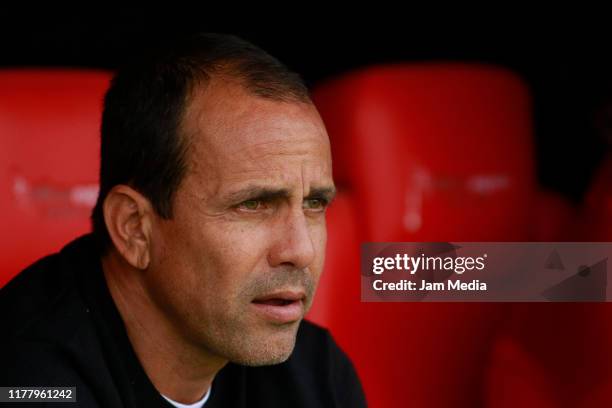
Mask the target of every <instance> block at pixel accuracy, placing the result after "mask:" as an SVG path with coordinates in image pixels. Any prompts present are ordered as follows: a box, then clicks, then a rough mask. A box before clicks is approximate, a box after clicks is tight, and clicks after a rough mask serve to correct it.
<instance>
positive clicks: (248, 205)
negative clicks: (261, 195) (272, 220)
mask: <svg viewBox="0 0 612 408" xmlns="http://www.w3.org/2000/svg"><path fill="white" fill-rule="evenodd" d="M261 207H263V203H262V202H261V201H260V200H246V201H243V202H242V203H240V204H239V205H238V208H239V209H243V210H247V211H257V210H259V209H261Z"/></svg>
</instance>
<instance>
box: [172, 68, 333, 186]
mask: <svg viewBox="0 0 612 408" xmlns="http://www.w3.org/2000/svg"><path fill="white" fill-rule="evenodd" d="M182 133H183V134H184V135H185V136H186V137H187V140H188V141H189V143H190V148H189V153H188V168H189V171H188V173H191V174H195V175H199V176H202V177H203V178H205V179H206V182H207V184H211V182H212V181H215V182H216V183H220V182H238V181H241V180H243V181H249V180H251V179H253V178H258V179H261V180H272V179H276V180H279V179H285V178H290V177H294V176H295V175H296V174H297V173H300V174H301V176H302V178H304V177H306V178H308V179H309V180H310V182H314V183H317V182H324V181H326V180H325V179H329V180H327V181H328V182H329V181H330V180H331V155H330V151H329V140H328V137H327V133H326V131H325V127H324V125H323V122H322V121H321V119H320V117H319V114H318V112H317V111H316V109H315V108H314V106H313V105H312V104H306V103H298V102H282V101H275V100H270V99H265V98H261V97H258V96H255V95H252V94H250V93H248V91H246V90H245V89H244V88H243V86H242V85H241V84H240V83H238V82H236V81H231V80H224V81H221V80H214V79H213V80H211V81H210V82H208V83H207V84H206V85H205V86H200V87H198V88H197V89H196V90H195V91H194V93H193V95H192V97H191V100H190V101H189V103H188V105H187V109H186V110H185V114H184V116H183V120H182ZM211 179H214V180H211Z"/></svg>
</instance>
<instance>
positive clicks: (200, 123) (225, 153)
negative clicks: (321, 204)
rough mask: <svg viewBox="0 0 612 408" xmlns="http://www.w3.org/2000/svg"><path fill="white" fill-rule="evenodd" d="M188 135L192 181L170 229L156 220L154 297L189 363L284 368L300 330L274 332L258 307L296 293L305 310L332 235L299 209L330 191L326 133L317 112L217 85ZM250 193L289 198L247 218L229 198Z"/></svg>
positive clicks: (318, 217)
mask: <svg viewBox="0 0 612 408" xmlns="http://www.w3.org/2000/svg"><path fill="white" fill-rule="evenodd" d="M183 131H184V133H185V135H186V136H187V137H189V138H191V140H190V143H189V144H190V145H191V150H190V153H189V157H188V159H189V160H188V163H189V170H188V171H187V175H186V176H185V179H184V180H183V183H182V184H181V186H180V188H179V190H178V191H177V194H176V197H175V204H174V217H173V219H172V220H159V224H158V226H157V228H158V230H157V231H156V235H157V236H159V237H161V239H159V240H157V241H156V243H155V248H154V256H153V264H154V265H155V266H154V268H153V269H154V271H152V273H151V274H150V275H151V277H150V285H149V287H150V288H151V291H152V292H153V293H154V295H155V296H154V297H155V299H156V302H157V303H158V304H159V305H160V307H161V308H162V309H163V310H164V311H165V312H166V313H167V314H168V315H169V317H170V318H171V319H172V321H173V322H174V323H173V324H174V325H175V327H176V330H177V332H180V333H181V335H182V336H184V337H185V338H186V339H187V340H188V341H189V342H190V343H191V344H192V345H193V346H194V350H195V351H194V353H198V350H199V351H200V353H201V354H206V353H208V354H211V355H214V356H217V357H219V356H220V357H222V358H225V359H227V360H229V361H234V362H236V363H240V364H245V365H267V364H276V363H280V362H282V361H285V360H286V359H287V358H288V357H289V356H290V354H291V352H292V350H293V347H294V345H295V339H296V333H297V329H298V327H299V322H300V320H301V319H298V320H295V321H291V322H286V323H277V322H273V321H270V320H269V319H266V318H265V317H262V316H261V315H260V314H258V312H257V310H256V309H254V308H253V303H252V301H253V299H256V298H258V297H260V296H264V295H267V294H270V293H275V292H278V291H280V290H286V289H290V290H298V291H301V292H303V293H304V295H305V297H304V300H303V313H304V314H305V313H306V311H307V310H308V308H309V307H310V304H311V302H312V299H313V296H314V292H315V288H316V285H317V282H318V279H319V275H320V273H321V270H322V266H323V255H324V254H323V252H324V247H325V240H326V232H325V220H324V214H323V213H321V212H316V211H304V210H302V201H303V199H304V197H305V196H307V195H308V194H310V191H311V190H313V189H316V188H321V187H323V188H327V189H332V188H333V181H332V179H331V157H330V153H329V143H328V139H327V134H326V132H325V129H324V126H323V124H322V122H321V120H320V118H319V116H318V114H317V113H316V110H315V109H314V107H313V106H311V105H308V104H303V103H288V102H277V101H270V100H265V99H262V98H259V97H255V96H252V95H249V94H248V93H247V92H246V91H245V90H244V89H243V88H242V87H241V86H240V85H238V84H233V83H225V84H224V83H214V81H213V82H211V83H209V84H208V85H207V87H206V88H204V89H202V90H201V91H200V92H199V93H198V92H195V93H194V95H193V97H192V100H191V103H190V105H189V107H188V109H187V111H186V114H185V116H184V118H183ZM250 185H251V186H252V185H257V186H264V187H265V188H269V189H271V190H279V191H280V190H282V191H284V192H285V193H284V194H285V196H282V197H281V196H280V195H279V198H278V199H276V200H275V201H274V200H273V201H271V202H270V203H267V204H266V206H267V207H265V208H264V209H263V210H261V211H258V210H256V211H242V210H241V209H240V208H241V207H240V203H239V202H234V201H232V199H231V198H229V197H232V194H233V193H234V192H236V191H240V190H241V189H242V190H244V189H247V190H248V187H249V186H250ZM298 241H299V242H298ZM309 245H310V247H309ZM307 253H308V254H307ZM302 317H303V315H302Z"/></svg>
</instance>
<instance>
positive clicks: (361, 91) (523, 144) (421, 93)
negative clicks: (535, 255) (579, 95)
mask: <svg viewBox="0 0 612 408" xmlns="http://www.w3.org/2000/svg"><path fill="white" fill-rule="evenodd" d="M313 95H314V100H315V103H316V105H317V107H318V108H319V110H320V112H321V114H322V117H323V119H324V121H325V123H326V125H327V129H328V132H329V135H330V138H331V141H332V152H333V157H334V172H335V178H336V182H337V183H338V184H339V185H347V186H348V187H349V188H351V189H353V190H354V191H355V192H356V195H357V200H358V204H359V206H360V212H361V214H363V215H364V216H365V218H366V223H367V225H366V228H367V229H366V233H367V235H368V239H370V240H373V241H384V240H391V239H395V240H407V241H443V240H445V241H462V240H463V241H487V240H499V241H506V240H508V241H511V240H523V239H526V237H527V236H528V231H529V225H528V223H529V210H530V206H531V199H532V194H533V190H534V186H535V181H534V180H535V172H534V163H533V143H532V118H531V105H530V96H529V93H528V90H527V88H526V87H525V85H524V84H523V82H522V81H521V80H520V79H519V78H518V77H517V76H515V75H514V74H512V73H511V72H509V71H506V70H504V69H501V68H495V67H491V66H486V65H467V64H422V65H394V66H383V67H375V68H369V69H365V70H363V71H360V72H356V73H353V74H350V75H346V76H344V77H342V78H339V79H336V80H332V81H330V82H328V83H326V84H323V85H322V86H320V87H319V88H317V89H315V91H314V94H313Z"/></svg>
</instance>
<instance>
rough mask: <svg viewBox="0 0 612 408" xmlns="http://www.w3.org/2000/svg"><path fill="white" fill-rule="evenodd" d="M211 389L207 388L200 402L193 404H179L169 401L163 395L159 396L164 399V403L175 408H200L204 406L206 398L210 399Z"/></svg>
mask: <svg viewBox="0 0 612 408" xmlns="http://www.w3.org/2000/svg"><path fill="white" fill-rule="evenodd" d="M211 388H212V387H209V388H208V391H207V392H206V394H204V396H203V397H202V399H201V400H199V401H196V402H194V403H193V404H181V403H180V402H176V401H174V400H171V399H170V398H168V397H166V396H165V395H164V394H161V396H162V397H164V398H165V399H166V401H168V402H169V403H171V404H172V405H174V406H175V407H176V408H202V407H203V406H204V404H206V401H208V397H210V390H211Z"/></svg>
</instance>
